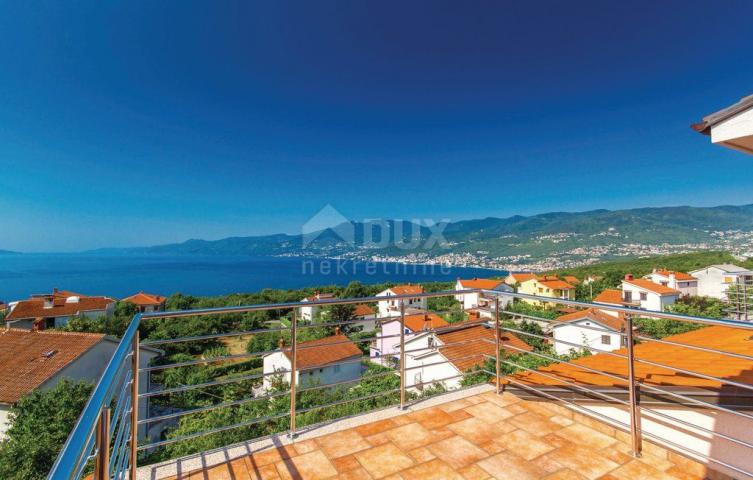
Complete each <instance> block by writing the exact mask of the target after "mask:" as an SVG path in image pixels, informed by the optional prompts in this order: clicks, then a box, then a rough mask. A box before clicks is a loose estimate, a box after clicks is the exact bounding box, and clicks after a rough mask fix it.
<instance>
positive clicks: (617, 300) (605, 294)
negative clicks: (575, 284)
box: [593, 288, 625, 305]
mask: <svg viewBox="0 0 753 480" xmlns="http://www.w3.org/2000/svg"><path fill="white" fill-rule="evenodd" d="M593 302H594V303H608V304H610V305H624V304H625V301H624V300H623V299H622V290H617V289H614V288H607V289H605V290H602V292H601V293H600V294H598V295H596V296H595V297H594V299H593Z"/></svg>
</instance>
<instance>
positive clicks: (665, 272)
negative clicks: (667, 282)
mask: <svg viewBox="0 0 753 480" xmlns="http://www.w3.org/2000/svg"><path fill="white" fill-rule="evenodd" d="M654 273H658V274H659V275H661V276H663V277H667V278H669V275H670V274H671V273H674V274H675V278H676V279H677V280H698V279H697V278H695V277H694V276H692V275H688V274H687V273H685V272H673V271H671V270H666V269H660V270H657V271H656V272H654Z"/></svg>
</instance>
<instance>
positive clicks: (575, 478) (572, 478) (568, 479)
mask: <svg viewBox="0 0 753 480" xmlns="http://www.w3.org/2000/svg"><path fill="white" fill-rule="evenodd" d="M542 480H584V478H583V477H582V476H581V475H579V474H577V473H576V472H573V471H572V470H570V469H569V468H563V469H561V470H557V471H556V472H554V473H550V474H549V475H547V476H546V477H544V478H543V479H542Z"/></svg>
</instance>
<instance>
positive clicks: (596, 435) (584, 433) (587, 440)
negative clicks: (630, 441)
mask: <svg viewBox="0 0 753 480" xmlns="http://www.w3.org/2000/svg"><path fill="white" fill-rule="evenodd" d="M556 434H557V435H559V436H561V437H562V438H565V439H567V440H570V441H571V442H575V443H577V444H578V445H582V446H585V447H589V448H593V449H594V450H602V449H604V448H606V447H608V446H610V445H613V444H615V443H617V440H616V439H614V438H612V437H610V436H607V435H604V434H603V433H600V432H597V431H596V430H594V429H593V428H589V427H586V426H585V425H580V424H578V423H576V424H573V425H570V426H569V427H565V428H563V429H562V430H560V431H558V432H556Z"/></svg>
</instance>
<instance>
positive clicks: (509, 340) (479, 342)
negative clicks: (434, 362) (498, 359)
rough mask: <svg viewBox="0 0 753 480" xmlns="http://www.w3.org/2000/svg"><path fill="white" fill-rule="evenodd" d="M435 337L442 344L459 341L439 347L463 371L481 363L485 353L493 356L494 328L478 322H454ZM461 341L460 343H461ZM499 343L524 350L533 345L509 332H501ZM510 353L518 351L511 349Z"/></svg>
mask: <svg viewBox="0 0 753 480" xmlns="http://www.w3.org/2000/svg"><path fill="white" fill-rule="evenodd" d="M436 335H437V338H439V340H440V341H441V342H442V343H444V344H452V343H459V345H450V346H448V347H439V351H440V352H441V353H442V355H443V356H444V357H445V358H446V359H447V360H448V361H449V362H450V363H452V364H453V365H454V366H455V368H457V369H458V370H460V371H461V372H465V371H466V370H468V369H469V368H472V367H474V366H476V365H483V364H484V362H485V361H486V359H487V357H486V355H491V356H494V349H495V345H494V329H493V328H489V327H487V326H486V325H484V324H481V323H478V322H467V323H463V324H460V325H458V324H455V325H452V326H450V327H448V328H447V329H445V330H444V331H438V332H436ZM461 342H462V343H461ZM500 344H501V345H503V349H504V345H505V344H507V345H512V346H514V347H517V348H521V349H523V350H526V351H531V350H532V349H533V347H531V346H530V345H528V344H527V343H525V342H524V341H522V340H521V339H520V338H518V337H516V336H515V335H513V334H512V333H510V332H504V331H503V332H502V335H501V337H500ZM508 351H510V352H512V353H520V352H518V351H514V350H512V349H510V350H508Z"/></svg>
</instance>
